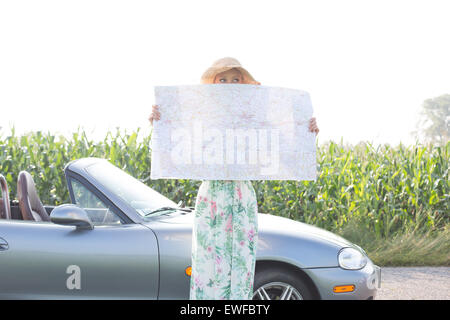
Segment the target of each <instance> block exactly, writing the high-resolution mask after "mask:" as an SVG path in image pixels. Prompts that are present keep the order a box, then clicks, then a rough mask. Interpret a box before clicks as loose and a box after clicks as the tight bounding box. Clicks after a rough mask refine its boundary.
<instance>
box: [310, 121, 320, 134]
mask: <svg viewBox="0 0 450 320" xmlns="http://www.w3.org/2000/svg"><path fill="white" fill-rule="evenodd" d="M309 131H311V132H315V133H316V135H317V134H318V133H319V127H318V126H317V123H316V118H311V119H309Z"/></svg>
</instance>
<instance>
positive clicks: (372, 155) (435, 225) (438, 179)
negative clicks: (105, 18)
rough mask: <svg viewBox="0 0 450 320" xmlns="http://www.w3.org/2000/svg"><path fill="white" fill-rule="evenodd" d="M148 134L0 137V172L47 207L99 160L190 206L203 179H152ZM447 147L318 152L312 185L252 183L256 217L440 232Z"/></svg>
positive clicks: (380, 230) (337, 147) (381, 230)
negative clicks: (21, 177)
mask: <svg viewBox="0 0 450 320" xmlns="http://www.w3.org/2000/svg"><path fill="white" fill-rule="evenodd" d="M149 143H150V136H143V137H141V136H140V133H139V129H137V131H135V132H132V133H127V132H126V131H125V132H121V131H120V130H119V129H117V130H116V132H115V133H113V132H108V133H107V134H106V136H105V138H104V140H102V141H92V140H91V139H89V137H87V136H86V134H85V132H84V131H80V130H78V131H77V132H75V133H73V134H72V136H71V137H63V136H55V135H52V134H50V133H42V132H39V131H38V132H31V133H28V134H24V135H20V136H19V135H16V134H15V132H14V128H13V129H12V130H11V132H10V133H9V135H7V136H4V135H3V136H0V173H1V174H3V175H4V176H5V177H6V179H7V182H8V185H9V188H10V198H11V199H15V198H16V192H17V190H16V185H17V176H18V173H19V171H21V170H27V171H29V172H30V173H31V175H32V176H33V178H34V180H35V182H36V185H37V189H38V194H39V196H40V197H41V200H42V202H43V203H44V204H48V205H59V204H62V203H68V202H70V200H69V194H68V190H67V186H66V181H65V177H64V166H65V165H66V164H67V163H68V162H69V161H71V160H73V159H78V158H82V157H100V158H105V159H108V160H109V161H110V162H111V163H113V164H114V165H116V166H118V167H120V168H122V169H123V170H125V171H127V172H128V173H129V174H131V175H132V176H134V177H136V178H138V179H140V180H141V181H143V182H144V183H146V184H147V185H149V186H150V187H152V188H154V189H155V190H157V191H159V192H160V193H162V194H164V195H165V196H167V197H169V198H170V199H172V200H173V201H175V202H178V201H180V200H183V202H184V204H185V205H186V206H194V204H195V198H196V194H197V190H198V187H199V186H200V183H201V181H198V180H185V179H178V180H172V179H167V180H165V179H161V180H151V179H150V165H151V163H150V149H149ZM449 155H450V142H447V144H446V145H443V146H432V145H427V146H423V145H419V144H418V145H414V146H408V147H406V146H403V145H401V144H400V145H399V146H397V147H391V146H390V145H384V146H378V147H377V148H374V147H373V146H372V145H371V144H370V143H360V144H358V145H356V146H343V145H342V144H337V143H335V142H328V143H326V144H323V145H321V146H317V166H318V167H317V168H318V169H317V172H318V179H317V180H316V181H253V186H254V188H255V190H256V193H257V200H258V208H259V212H261V213H270V214H273V215H279V216H283V217H287V218H290V219H294V220H298V221H302V222H306V223H309V224H313V225H316V226H318V227H321V228H324V229H327V230H330V231H333V232H338V233H339V231H340V230H342V229H343V228H345V227H346V226H348V225H349V224H350V223H351V224H352V225H353V226H356V228H359V229H358V230H360V231H359V232H366V233H371V234H372V235H374V236H375V237H376V238H379V239H381V238H383V239H389V238H390V237H391V236H392V235H393V234H395V233H398V232H400V233H401V232H407V231H406V230H411V228H413V229H415V230H416V229H419V230H439V229H443V228H446V227H447V226H448V222H449V213H450V208H449V204H450V195H449V193H450V192H449V190H450V187H449V184H450V183H449Z"/></svg>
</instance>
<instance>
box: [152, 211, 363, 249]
mask: <svg viewBox="0 0 450 320" xmlns="http://www.w3.org/2000/svg"><path fill="white" fill-rule="evenodd" d="M194 215H195V211H191V212H188V213H186V212H182V211H177V212H172V213H168V214H165V215H161V216H157V217H154V218H151V219H152V220H154V221H155V220H157V221H158V222H159V223H162V224H172V225H177V227H181V226H183V225H185V226H186V227H188V228H192V225H193V222H194ZM258 231H259V232H262V233H266V232H268V233H284V234H286V233H292V234H297V235H299V236H300V235H304V236H308V237H316V238H319V239H322V240H326V241H328V242H332V243H334V244H337V245H339V246H345V247H347V246H350V247H355V244H353V243H352V242H350V241H348V240H347V239H345V238H343V237H340V236H338V235H336V234H334V233H332V232H330V231H327V230H324V229H321V228H318V227H316V226H313V225H309V224H307V223H303V222H300V221H296V220H292V219H288V218H285V217H280V216H275V215H271V214H265V213H258Z"/></svg>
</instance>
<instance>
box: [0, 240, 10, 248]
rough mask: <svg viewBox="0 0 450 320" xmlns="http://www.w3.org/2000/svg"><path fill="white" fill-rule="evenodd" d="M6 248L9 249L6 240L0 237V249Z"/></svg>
mask: <svg viewBox="0 0 450 320" xmlns="http://www.w3.org/2000/svg"><path fill="white" fill-rule="evenodd" d="M8 249H9V244H8V242H7V241H6V240H5V239H3V238H0V251H6V250H8Z"/></svg>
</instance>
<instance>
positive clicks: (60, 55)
mask: <svg viewBox="0 0 450 320" xmlns="http://www.w3.org/2000/svg"><path fill="white" fill-rule="evenodd" d="M449 12H450V1H447V0H444V1H433V0H426V1H414V0H409V1H400V0H395V1H392V0H391V1H384V0H377V1H362V0H356V1H349V0H340V1H321V0H314V1H312V0H311V1H299V0H295V1H282V0H276V1H275V0H272V1H262V0H259V1H251V0H245V1H243V0H239V1H235V0H227V1H215V0H208V1H194V0H189V1H171V0H164V1H130V0H127V1H111V0H108V1H97V0H88V1H84V0H77V1H64V0H57V1H42V0H41V1H20V0H14V1H1V2H0V110H1V111H0V126H2V127H3V129H1V130H0V134H2V135H3V136H4V135H5V134H6V133H8V132H9V130H10V129H9V128H10V127H11V126H12V124H14V125H15V127H16V130H17V131H18V132H24V131H28V130H44V131H47V130H49V131H50V132H54V133H56V132H61V133H67V132H71V131H73V130H76V128H77V127H78V126H79V125H80V126H84V127H85V128H87V130H88V132H90V136H91V137H93V138H95V137H100V138H101V137H104V135H105V132H106V129H107V128H108V127H109V128H115V127H121V128H123V129H127V130H135V129H136V128H137V127H141V128H142V129H141V130H142V131H143V132H148V131H149V129H150V127H149V123H148V120H147V118H148V116H149V114H150V112H151V105H152V104H153V102H154V93H153V87H154V86H156V85H185V84H198V83H199V81H200V75H201V74H202V73H203V71H204V70H205V69H206V68H207V67H209V66H210V65H211V64H212V62H213V61H215V60H217V59H219V58H222V57H225V56H231V57H235V58H237V59H238V60H239V61H240V62H241V64H242V65H243V66H244V67H245V68H247V69H248V70H249V71H250V72H251V73H252V75H253V76H254V77H255V78H256V79H257V80H258V81H260V82H261V83H262V84H263V85H267V86H282V87H288V88H296V89H301V90H306V91H308V92H309V93H310V95H311V99H312V103H313V107H314V116H315V117H316V119H317V124H318V126H319V128H320V133H319V135H318V140H319V143H320V142H324V141H326V140H334V141H337V142H339V141H340V139H341V137H342V138H343V140H344V142H348V143H357V142H358V141H361V140H368V141H371V142H374V143H386V142H387V143H391V144H397V143H398V142H399V141H402V142H403V143H407V144H408V143H412V142H413V140H412V138H411V137H410V135H409V133H410V131H412V130H413V129H414V128H415V123H416V120H417V115H418V113H419V110H420V107H421V104H422V102H423V101H424V100H425V99H428V98H434V97H436V96H439V95H441V94H445V93H450V58H449V57H450V41H449V34H450V19H449ZM94 128H95V131H93V130H94Z"/></svg>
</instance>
